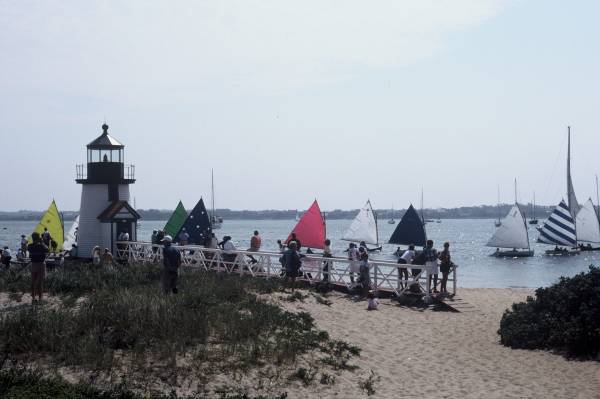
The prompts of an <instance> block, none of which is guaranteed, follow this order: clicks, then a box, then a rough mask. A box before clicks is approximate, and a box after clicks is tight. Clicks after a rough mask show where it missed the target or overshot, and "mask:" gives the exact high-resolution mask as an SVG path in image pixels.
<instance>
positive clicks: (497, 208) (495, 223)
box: [494, 186, 502, 227]
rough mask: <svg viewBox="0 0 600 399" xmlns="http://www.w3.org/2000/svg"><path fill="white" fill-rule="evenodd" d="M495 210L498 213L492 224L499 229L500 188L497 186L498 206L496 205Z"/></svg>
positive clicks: (500, 223) (500, 222)
mask: <svg viewBox="0 0 600 399" xmlns="http://www.w3.org/2000/svg"><path fill="white" fill-rule="evenodd" d="M496 210H497V211H498V220H496V221H495V222H494V225H495V226H496V227H500V226H501V225H502V221H501V220H500V186H498V205H496Z"/></svg>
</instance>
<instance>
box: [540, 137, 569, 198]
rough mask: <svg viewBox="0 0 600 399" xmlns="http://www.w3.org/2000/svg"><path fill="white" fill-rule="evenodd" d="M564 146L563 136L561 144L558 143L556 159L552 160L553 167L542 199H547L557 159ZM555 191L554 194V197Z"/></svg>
mask: <svg viewBox="0 0 600 399" xmlns="http://www.w3.org/2000/svg"><path fill="white" fill-rule="evenodd" d="M564 146H565V137H564V136H563V139H562V142H561V143H560V146H559V147H558V153H557V154H556V158H555V159H554V166H553V167H552V173H551V174H550V176H549V177H548V182H547V183H546V189H545V190H544V197H545V198H547V196H546V195H547V194H548V191H549V190H550V185H551V184H552V181H553V180H554V176H555V174H556V166H557V165H558V159H559V158H560V156H561V154H562V149H563V148H564ZM556 191H558V190H556V189H555V192H554V195H555V196H556Z"/></svg>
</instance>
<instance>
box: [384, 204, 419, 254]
mask: <svg viewBox="0 0 600 399" xmlns="http://www.w3.org/2000/svg"><path fill="white" fill-rule="evenodd" d="M388 243H389V244H397V245H411V244H414V245H417V246H421V247H424V246H425V244H426V243H427V234H426V232H425V226H424V225H423V219H422V217H421V216H419V214H418V213H417V210H416V209H415V208H414V207H413V206H412V204H410V206H409V207H408V209H407V210H406V212H405V213H404V215H403V216H402V219H400V222H399V223H398V226H396V230H394V232H393V233H392V236H391V237H390V239H389V241H388ZM396 253H397V255H398V256H400V255H401V253H398V251H396Z"/></svg>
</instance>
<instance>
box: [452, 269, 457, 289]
mask: <svg viewBox="0 0 600 399" xmlns="http://www.w3.org/2000/svg"><path fill="white" fill-rule="evenodd" d="M452 295H456V266H454V268H453V269H452Z"/></svg>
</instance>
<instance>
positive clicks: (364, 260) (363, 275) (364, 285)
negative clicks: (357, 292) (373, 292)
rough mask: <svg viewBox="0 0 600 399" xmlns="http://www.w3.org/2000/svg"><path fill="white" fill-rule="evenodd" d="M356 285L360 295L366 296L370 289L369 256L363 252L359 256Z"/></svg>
mask: <svg viewBox="0 0 600 399" xmlns="http://www.w3.org/2000/svg"><path fill="white" fill-rule="evenodd" d="M357 283H358V285H359V287H360V289H361V291H362V295H363V296H366V295H367V293H368V292H369V290H370V289H371V273H370V272H369V254H367V252H366V251H365V252H363V253H361V255H360V266H359V274H358V280H357Z"/></svg>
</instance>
